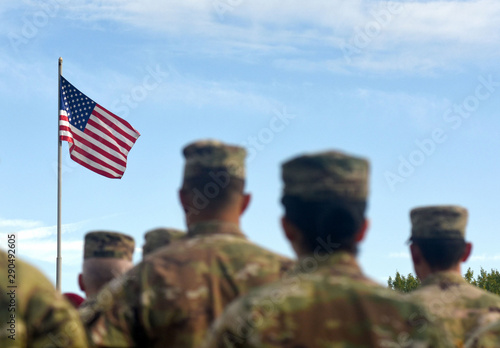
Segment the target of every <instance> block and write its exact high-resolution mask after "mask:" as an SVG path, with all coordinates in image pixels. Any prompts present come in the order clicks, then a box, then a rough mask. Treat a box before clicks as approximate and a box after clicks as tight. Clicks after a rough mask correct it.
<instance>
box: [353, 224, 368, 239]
mask: <svg viewBox="0 0 500 348" xmlns="http://www.w3.org/2000/svg"><path fill="white" fill-rule="evenodd" d="M369 224H370V223H369V220H368V219H365V220H364V221H363V224H362V225H361V227H360V229H359V231H358V233H356V237H355V241H356V242H357V243H359V242H361V241H362V240H363V239H365V237H366V232H367V231H368V225H369Z"/></svg>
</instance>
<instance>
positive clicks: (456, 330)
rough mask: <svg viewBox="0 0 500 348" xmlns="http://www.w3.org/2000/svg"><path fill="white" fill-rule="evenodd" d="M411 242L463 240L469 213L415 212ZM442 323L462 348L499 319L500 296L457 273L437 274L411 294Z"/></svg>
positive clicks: (461, 210)
mask: <svg viewBox="0 0 500 348" xmlns="http://www.w3.org/2000/svg"><path fill="white" fill-rule="evenodd" d="M410 217H411V221H412V234H411V239H412V240H413V239H418V238H425V239H443V238H445V239H455V238H456V239H464V238H465V226H466V224H467V210H466V209H464V208H462V207H458V206H435V207H421V208H416V209H413V210H412V211H411V213H410ZM408 296H409V298H411V299H412V300H415V301H418V302H420V303H422V304H423V305H424V306H425V307H426V308H427V309H428V310H429V312H430V313H431V315H432V316H433V317H435V319H436V320H438V321H439V322H441V323H443V324H444V326H445V328H446V330H447V331H448V332H449V333H450V334H451V335H452V337H453V340H454V343H455V344H456V345H457V346H460V345H462V344H463V343H464V341H465V340H467V338H468V337H469V336H470V334H472V333H473V332H474V331H475V330H477V328H478V327H480V326H482V325H486V324H488V323H491V322H493V321H497V320H500V296H497V295H494V294H492V293H490V292H487V291H485V290H482V289H480V288H478V287H476V286H474V285H471V284H469V283H467V282H466V281H465V279H463V278H462V276H461V275H460V273H458V272H456V271H451V270H450V271H440V272H434V273H432V274H430V275H429V276H428V277H426V278H425V279H424V280H423V281H422V284H421V287H420V288H418V289H416V290H415V291H413V292H411V293H410V294H408Z"/></svg>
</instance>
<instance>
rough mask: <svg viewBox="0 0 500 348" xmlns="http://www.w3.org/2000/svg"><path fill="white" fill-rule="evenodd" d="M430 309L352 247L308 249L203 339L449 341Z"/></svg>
mask: <svg viewBox="0 0 500 348" xmlns="http://www.w3.org/2000/svg"><path fill="white" fill-rule="evenodd" d="M444 336H445V335H443V333H442V332H441V331H440V330H438V327H437V326H435V325H434V324H433V323H432V322H431V320H430V319H429V318H428V317H427V315H426V312H425V309H423V308H422V307H420V306H419V305H417V304H415V303H412V302H410V301H407V300H405V299H404V298H403V297H402V296H401V295H400V294H399V293H396V292H394V291H392V290H389V289H387V288H383V287H382V286H380V285H378V284H377V283H375V282H373V281H372V280H370V279H368V278H367V277H366V276H364V275H363V274H362V272H361V270H360V268H359V266H358V264H357V262H356V260H355V258H354V256H353V255H352V254H350V253H347V252H343V251H342V252H336V253H334V254H329V255H315V256H314V257H313V256H312V255H311V256H308V257H303V258H301V259H300V260H299V263H298V267H297V268H296V269H295V271H294V272H291V273H290V274H289V275H288V276H287V277H284V278H283V279H282V280H280V281H279V282H276V283H273V284H269V285H266V286H264V287H261V288H259V289H257V290H255V291H252V292H250V293H249V294H248V295H247V296H244V297H242V298H240V299H238V300H237V301H235V302H234V303H233V304H231V305H230V306H229V307H228V309H227V311H226V312H225V313H224V314H223V316H222V317H220V318H219V319H218V320H217V321H216V322H215V324H214V327H213V329H212V330H211V332H210V334H209V335H208V338H207V341H206V343H205V345H204V346H203V347H205V348H214V347H217V348H219V347H259V348H266V347H290V348H291V347H297V348H298V347H318V348H322V347H324V348H326V347H346V348H349V347H352V348H355V347H370V348H372V347H419V348H423V347H434V348H437V347H450V342H449V341H446V339H445V338H444Z"/></svg>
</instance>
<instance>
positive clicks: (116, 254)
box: [78, 231, 135, 314]
mask: <svg viewBox="0 0 500 348" xmlns="http://www.w3.org/2000/svg"><path fill="white" fill-rule="evenodd" d="M134 247H135V242H134V239H133V238H132V237H130V236H128V235H126V234H123V233H118V232H109V231H94V232H89V233H87V234H86V235H85V243H84V247H83V249H84V252H83V270H82V273H80V274H79V275H78V285H79V286H80V290H82V291H84V292H85V294H86V296H87V298H86V300H85V301H84V302H83V303H82V304H81V305H80V307H79V309H80V314H82V313H84V312H85V308H86V307H88V306H89V305H90V304H91V303H94V302H95V300H96V296H97V293H98V292H99V291H100V290H101V289H102V287H103V286H104V285H105V284H106V283H108V282H109V281H110V280H112V279H114V278H116V277H118V276H119V275H121V274H123V273H125V272H127V271H128V270H130V269H131V268H132V267H133V263H132V255H133V253H134Z"/></svg>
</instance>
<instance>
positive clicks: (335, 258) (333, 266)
mask: <svg viewBox="0 0 500 348" xmlns="http://www.w3.org/2000/svg"><path fill="white" fill-rule="evenodd" d="M314 265H317V267H318V268H321V269H323V268H328V269H330V270H331V272H333V273H339V274H343V275H346V274H351V275H356V276H357V275H361V274H362V271H361V267H359V264H358V261H357V260H356V257H355V256H354V255H353V254H351V253H349V252H346V251H336V252H334V253H325V254H308V255H305V256H301V257H299V259H298V261H297V269H298V270H299V271H300V272H306V273H307V272H308V269H309V270H310V269H311V267H313V266H314Z"/></svg>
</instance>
